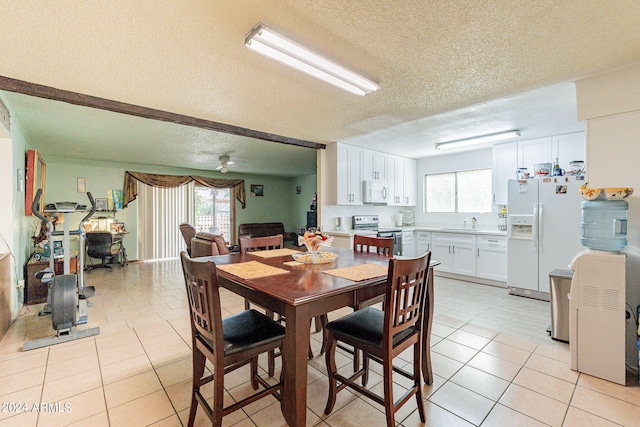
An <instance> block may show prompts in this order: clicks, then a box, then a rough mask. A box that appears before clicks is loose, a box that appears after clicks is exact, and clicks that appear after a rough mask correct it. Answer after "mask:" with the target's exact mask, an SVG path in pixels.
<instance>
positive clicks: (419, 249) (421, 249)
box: [416, 231, 431, 256]
mask: <svg viewBox="0 0 640 427" xmlns="http://www.w3.org/2000/svg"><path fill="white" fill-rule="evenodd" d="M430 250H431V232H430V231H416V256H420V255H422V254H424V253H425V252H427V251H430Z"/></svg>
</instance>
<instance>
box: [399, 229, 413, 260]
mask: <svg viewBox="0 0 640 427" xmlns="http://www.w3.org/2000/svg"><path fill="white" fill-rule="evenodd" d="M402 256H408V257H414V256H416V241H415V240H414V238H413V231H403V232H402Z"/></svg>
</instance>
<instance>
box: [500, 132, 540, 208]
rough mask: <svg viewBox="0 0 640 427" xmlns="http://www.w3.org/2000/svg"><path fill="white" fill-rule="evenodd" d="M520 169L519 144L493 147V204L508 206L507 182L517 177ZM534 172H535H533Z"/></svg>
mask: <svg viewBox="0 0 640 427" xmlns="http://www.w3.org/2000/svg"><path fill="white" fill-rule="evenodd" d="M517 168H518V143H517V142H510V143H507V144H496V145H494V146H493V168H492V169H491V173H492V186H493V204H494V205H506V204H507V180H508V179H513V178H515V177H516V169H517ZM532 172H533V171H532Z"/></svg>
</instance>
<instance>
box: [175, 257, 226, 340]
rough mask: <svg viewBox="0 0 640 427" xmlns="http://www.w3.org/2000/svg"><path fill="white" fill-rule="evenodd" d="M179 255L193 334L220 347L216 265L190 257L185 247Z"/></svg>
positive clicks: (218, 292) (219, 310) (218, 294)
mask: <svg viewBox="0 0 640 427" xmlns="http://www.w3.org/2000/svg"><path fill="white" fill-rule="evenodd" d="M180 259H181V261H182V270H183V273H184V281H185V286H186V289H187V299H188V300H189V308H190V310H191V327H192V332H193V338H194V339H195V338H196V337H197V335H201V336H202V337H204V338H206V339H208V340H209V341H212V342H213V344H214V345H213V348H214V349H216V348H223V342H222V341H223V340H222V310H221V308H220V290H219V287H218V273H217V271H216V265H215V264H214V263H213V262H212V261H206V262H205V261H197V260H193V259H191V258H190V257H189V255H188V254H187V253H186V252H185V251H182V252H181V253H180ZM218 332H219V333H218Z"/></svg>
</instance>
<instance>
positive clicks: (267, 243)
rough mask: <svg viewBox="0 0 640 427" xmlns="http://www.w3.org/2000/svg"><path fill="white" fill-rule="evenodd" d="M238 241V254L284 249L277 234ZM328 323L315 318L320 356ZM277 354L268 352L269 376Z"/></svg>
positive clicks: (267, 311)
mask: <svg viewBox="0 0 640 427" xmlns="http://www.w3.org/2000/svg"><path fill="white" fill-rule="evenodd" d="M238 240H239V243H240V253H246V252H254V251H258V250H269V249H280V248H282V247H284V236H283V235H282V234H278V235H275V236H266V237H241V238H240V239H238ZM244 307H245V310H248V309H249V307H250V302H249V300H248V299H246V298H245V300H244ZM265 314H266V315H267V316H270V317H271V318H275V315H274V313H273V312H272V311H270V310H266V309H265ZM277 320H278V322H284V321H285V318H284V317H283V316H282V315H278V319H277ZM328 321H329V319H328V318H327V315H326V314H324V315H322V316H318V317H316V318H315V327H316V332H319V331H321V330H322V331H323V340H322V346H321V347H320V354H323V353H324V346H325V340H324V330H323V328H324V325H325V324H326V323H327V322H328ZM278 356H279V354H278V353H277V352H276V351H270V352H269V354H268V358H267V370H268V372H269V375H273V374H274V373H275V369H276V362H275V360H276V357H278ZM309 359H313V350H312V349H311V345H309Z"/></svg>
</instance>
